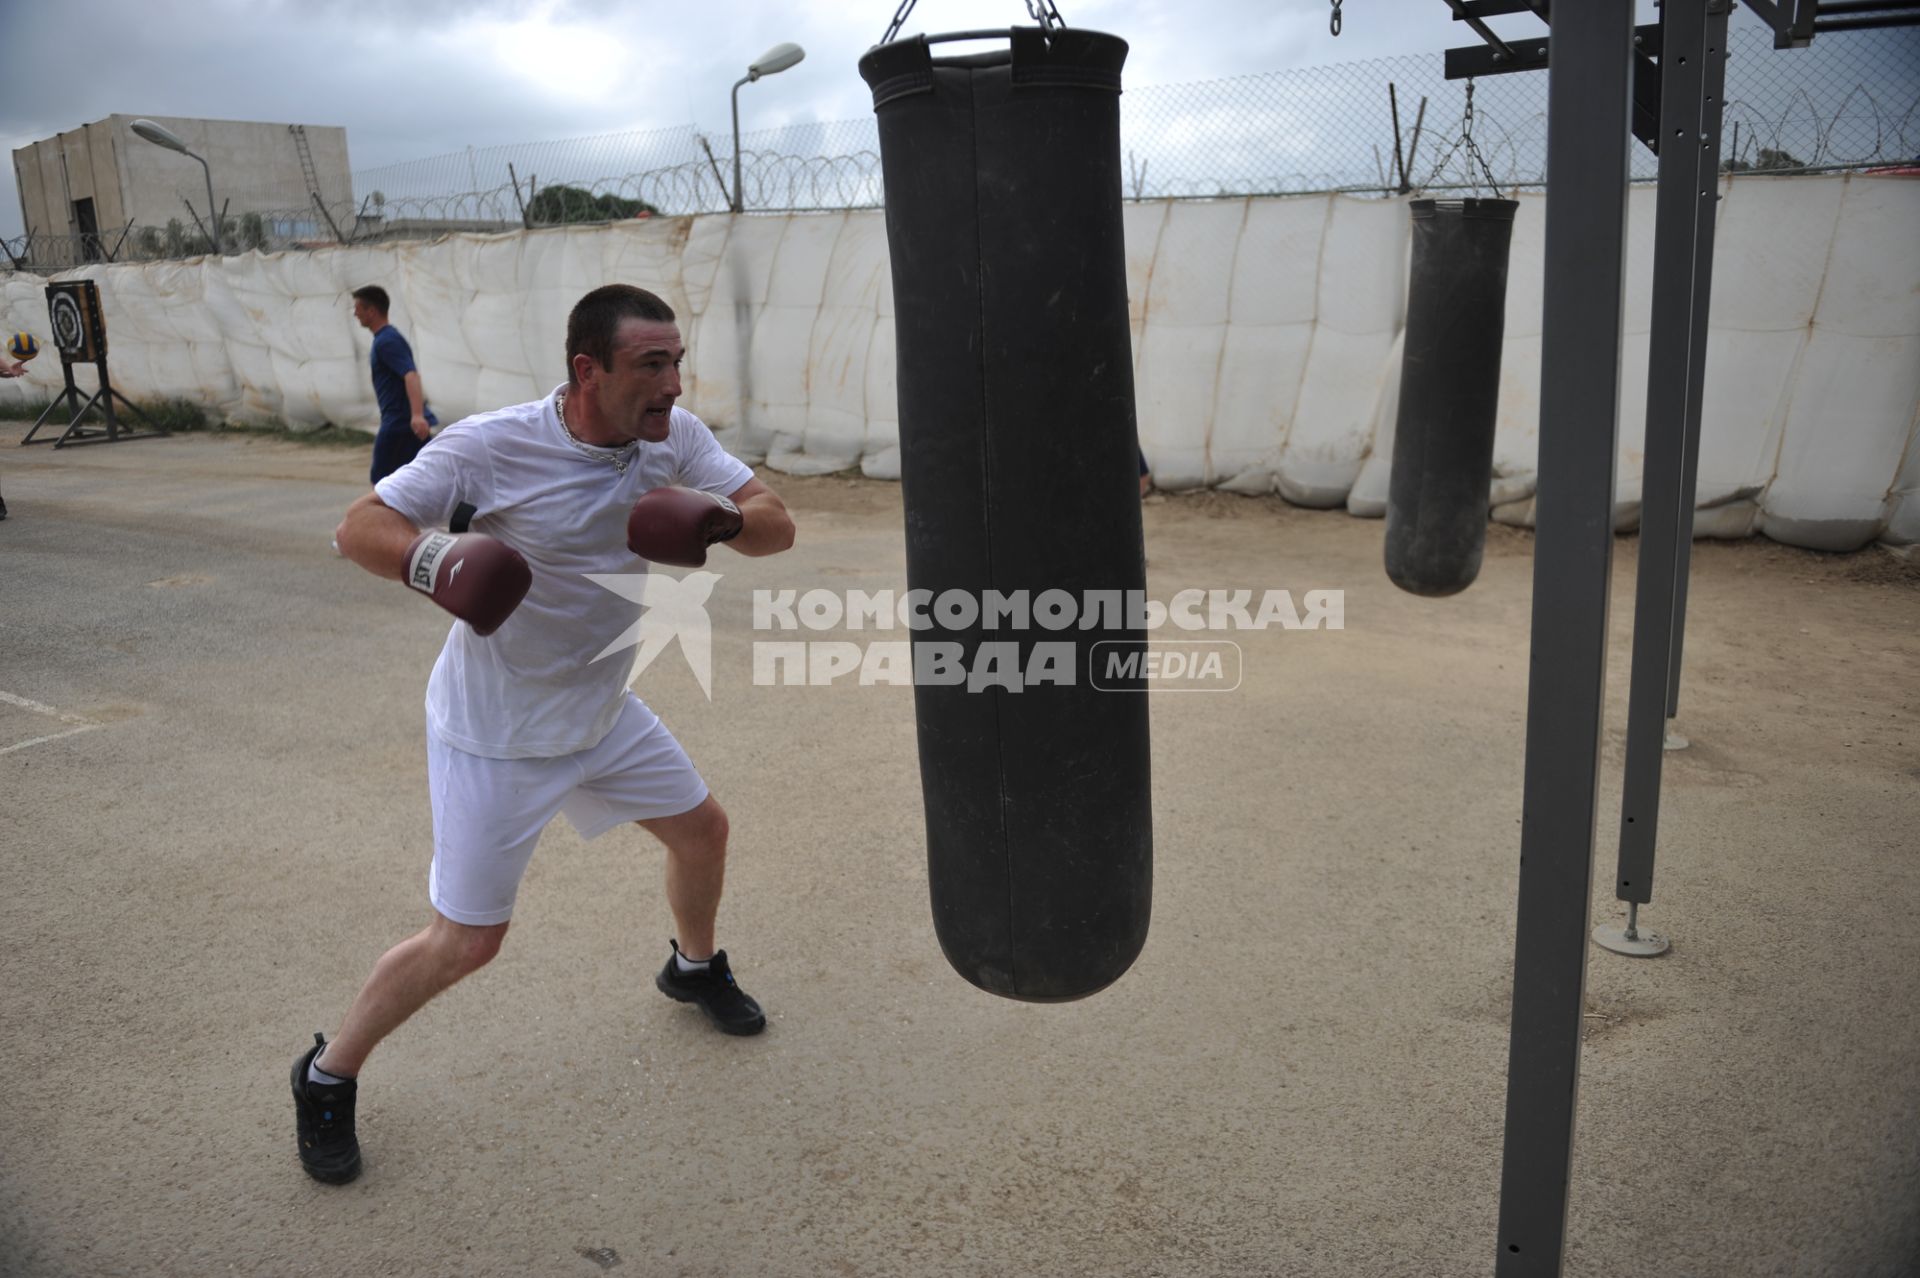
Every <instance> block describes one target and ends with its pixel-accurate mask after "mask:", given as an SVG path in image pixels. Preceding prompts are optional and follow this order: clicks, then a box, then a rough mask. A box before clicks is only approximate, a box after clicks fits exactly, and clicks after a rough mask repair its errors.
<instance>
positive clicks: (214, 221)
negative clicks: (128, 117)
mask: <svg viewBox="0 0 1920 1278" xmlns="http://www.w3.org/2000/svg"><path fill="white" fill-rule="evenodd" d="M133 131H134V132H135V133H137V134H139V135H140V136H141V137H143V138H145V139H146V140H147V141H149V142H151V143H153V144H154V145H155V146H164V147H165V148H167V150H169V151H178V152H179V153H180V154H182V155H184V156H186V157H188V158H189V159H194V160H199V161H200V168H201V169H202V170H203V171H204V172H205V174H206V178H207V234H208V235H209V236H211V237H212V238H213V251H214V252H215V253H223V252H225V251H226V250H225V249H224V248H223V247H222V246H221V235H220V210H219V209H218V208H216V207H215V206H214V203H213V170H212V169H210V168H208V167H207V162H206V161H205V160H204V159H201V157H200V156H197V155H195V154H194V153H193V152H191V151H189V150H187V144H186V143H185V142H182V141H181V140H180V139H179V138H178V137H176V136H175V135H174V134H173V132H172V131H171V130H169V129H166V128H163V127H162V126H160V125H158V124H155V123H154V122H153V121H152V120H135V121H134V122H133Z"/></svg>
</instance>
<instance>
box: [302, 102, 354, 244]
mask: <svg viewBox="0 0 1920 1278" xmlns="http://www.w3.org/2000/svg"><path fill="white" fill-rule="evenodd" d="M287 132H289V133H291V134H293V149H294V150H295V151H298V152H299V153H300V174H301V176H302V177H304V178H305V179H306V181H307V196H308V198H309V199H311V200H312V201H313V207H315V208H316V209H319V210H320V216H321V217H322V218H324V219H326V223H327V226H328V227H329V228H330V229H331V230H332V231H333V238H334V239H335V240H337V241H339V242H340V243H342V244H345V243H347V237H346V236H344V235H342V234H340V226H339V224H338V223H336V222H335V221H334V220H333V214H331V213H329V212H327V205H326V201H324V200H322V199H321V198H320V174H319V173H318V172H317V171H316V170H315V169H314V167H313V147H312V146H311V145H309V144H308V142H307V126H306V125H304V124H289V125H288V126H287Z"/></svg>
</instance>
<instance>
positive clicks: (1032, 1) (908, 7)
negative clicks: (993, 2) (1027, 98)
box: [880, 0, 1340, 44]
mask: <svg viewBox="0 0 1920 1278" xmlns="http://www.w3.org/2000/svg"><path fill="white" fill-rule="evenodd" d="M1026 3H1027V16H1028V17H1030V18H1032V19H1033V20H1034V21H1035V22H1037V23H1039V24H1040V29H1041V30H1042V31H1044V32H1046V33H1047V34H1048V35H1052V34H1053V33H1054V32H1055V31H1057V30H1059V29H1060V28H1062V27H1064V26H1066V25H1067V24H1066V23H1065V22H1064V21H1062V20H1061V17H1060V10H1059V9H1057V8H1055V7H1054V3H1053V0H1026ZM913 6H914V0H900V8H899V9H898V10H896V11H895V12H894V15H893V21H892V22H891V23H890V24H889V25H888V26H887V33H886V34H885V35H883V36H881V37H880V43H881V44H892V43H893V38H894V37H895V36H897V35H899V34H900V28H901V27H903V26H905V25H906V22H907V15H909V14H911V13H912V12H913ZM1333 10H1334V21H1335V23H1336V24H1337V23H1338V22H1339V14H1340V0H1333ZM1334 34H1335V35H1339V34H1340V32H1339V29H1338V27H1337V25H1336V28H1335V30H1334Z"/></svg>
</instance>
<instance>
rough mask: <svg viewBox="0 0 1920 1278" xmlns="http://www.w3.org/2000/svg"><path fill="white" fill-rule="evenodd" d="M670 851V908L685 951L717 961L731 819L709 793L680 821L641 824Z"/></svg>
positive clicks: (675, 818)
mask: <svg viewBox="0 0 1920 1278" xmlns="http://www.w3.org/2000/svg"><path fill="white" fill-rule="evenodd" d="M638 824H639V825H640V826H641V827H642V828H643V829H645V830H646V831H647V833H649V834H651V835H653V837H655V838H656V839H659V840H660V842H662V843H664V844H666V847H667V907H668V908H669V909H671V910H672V911H673V924H674V927H675V928H676V929H678V931H679V936H680V952H681V953H682V954H684V955H686V956H687V958H689V959H692V960H699V959H706V958H711V957H713V952H714V944H713V931H714V919H715V917H716V916H718V914H719V913H720V893H721V890H722V889H723V888H724V886H725V883H726V877H727V831H728V827H727V814H726V811H725V810H724V809H722V808H721V806H720V803H719V801H718V800H717V799H715V798H714V797H713V796H712V795H711V794H709V795H708V796H707V797H706V798H705V799H703V800H702V801H701V803H700V806H699V807H697V808H694V809H693V810H692V811H690V812H682V813H681V814H680V815H679V816H670V817H658V818H656V819H654V820H651V821H641V822H639V823H638Z"/></svg>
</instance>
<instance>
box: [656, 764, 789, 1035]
mask: <svg viewBox="0 0 1920 1278" xmlns="http://www.w3.org/2000/svg"><path fill="white" fill-rule="evenodd" d="M640 824H641V825H642V826H644V827H646V829H647V831H648V833H650V834H652V835H653V836H654V837H655V838H657V839H659V840H660V841H661V842H662V843H664V844H666V845H667V905H668V907H669V908H670V909H672V911H673V923H674V927H675V928H676V929H678V931H679V933H680V935H679V938H678V947H679V951H680V952H679V953H678V954H676V955H675V956H674V957H672V958H670V959H668V960H667V965H666V967H665V968H663V969H661V972H660V975H659V976H658V977H656V978H655V979H654V984H655V985H657V986H658V987H659V988H660V992H661V993H662V994H665V995H666V996H667V997H668V998H672V999H678V1000H679V1001H680V1002H682V1003H697V1004H699V1005H700V1010H701V1011H703V1012H705V1013H706V1014H707V1019H709V1020H711V1021H712V1022H713V1023H714V1025H715V1026H717V1027H718V1028H719V1029H720V1030H722V1031H723V1032H725V1033H728V1034H758V1033H759V1032H760V1031H761V1030H763V1029H765V1028H766V1027H767V1017H766V1013H764V1012H762V1011H761V1010H760V1005H759V1004H758V1003H756V1002H754V1001H753V999H751V998H749V997H748V996H747V993H746V991H745V990H742V989H741V988H740V985H739V982H737V981H735V980H734V978H733V971H732V967H731V965H730V963H729V962H728V960H727V958H726V957H725V953H724V951H721V950H716V949H715V948H714V943H713V921H714V916H715V915H717V914H718V913H719V912H720V893H721V889H722V887H723V886H724V885H725V881H726V876H727V814H726V812H725V811H724V810H723V809H722V808H721V807H720V804H719V803H718V801H716V800H715V799H714V797H713V796H712V795H708V796H707V797H706V799H705V800H704V801H702V802H701V804H700V806H699V807H697V808H695V809H693V811H691V812H683V813H681V814H680V815H679V816H673V817H661V818H659V819H658V820H653V821H642V822H640ZM683 959H684V960H685V961H684V963H683V961H682V960H683Z"/></svg>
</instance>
